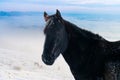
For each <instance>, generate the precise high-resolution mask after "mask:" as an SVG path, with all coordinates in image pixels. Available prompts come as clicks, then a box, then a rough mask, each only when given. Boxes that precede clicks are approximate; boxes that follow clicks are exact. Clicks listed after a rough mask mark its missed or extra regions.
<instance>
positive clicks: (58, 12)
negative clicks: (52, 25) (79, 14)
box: [56, 9, 61, 17]
mask: <svg viewBox="0 0 120 80" xmlns="http://www.w3.org/2000/svg"><path fill="white" fill-rule="evenodd" d="M56 16H57V17H61V13H60V11H59V10H58V9H57V10H56Z"/></svg>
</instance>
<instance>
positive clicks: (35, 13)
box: [0, 11, 41, 16]
mask: <svg viewBox="0 0 120 80" xmlns="http://www.w3.org/2000/svg"><path fill="white" fill-rule="evenodd" d="M40 14H41V12H14V11H13V12H5V11H0V16H23V15H40Z"/></svg>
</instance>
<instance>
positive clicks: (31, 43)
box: [0, 27, 74, 80]
mask: <svg viewBox="0 0 120 80" xmlns="http://www.w3.org/2000/svg"><path fill="white" fill-rule="evenodd" d="M0 33H1V34H0V80H74V79H73V77H72V75H71V73H70V71H69V67H68V66H67V64H66V63H65V61H64V60H63V58H62V56H60V57H59V58H58V59H57V60H56V62H55V64H54V65H53V66H46V65H45V64H44V63H43V62H42V60H41V54H42V50H43V43H44V35H43V33H42V32H41V30H40V29H39V28H37V29H10V28H2V27H1V30H0Z"/></svg>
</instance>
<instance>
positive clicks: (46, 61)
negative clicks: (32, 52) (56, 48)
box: [42, 55, 54, 65]
mask: <svg viewBox="0 0 120 80" xmlns="http://www.w3.org/2000/svg"><path fill="white" fill-rule="evenodd" d="M42 61H43V62H44V63H45V64H46V65H52V64H53V63H54V60H52V59H47V58H46V57H45V56H44V55H42Z"/></svg>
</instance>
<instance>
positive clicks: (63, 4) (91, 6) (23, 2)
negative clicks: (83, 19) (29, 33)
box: [0, 0, 120, 14]
mask: <svg viewBox="0 0 120 80" xmlns="http://www.w3.org/2000/svg"><path fill="white" fill-rule="evenodd" d="M56 9H59V10H61V11H63V12H77V13H79V12H91V13H92V12H93V13H103V12H104V13H114V14H119V13H120V0H0V11H39V12H43V11H48V12H53V11H55V10H56Z"/></svg>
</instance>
